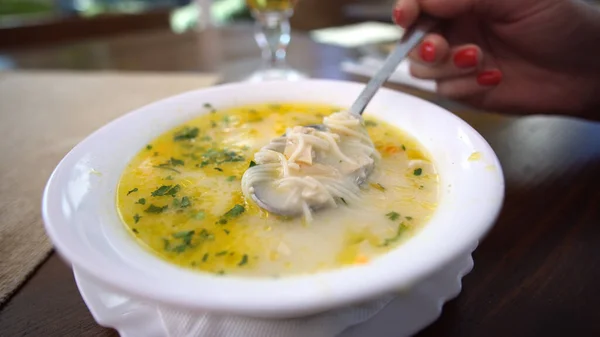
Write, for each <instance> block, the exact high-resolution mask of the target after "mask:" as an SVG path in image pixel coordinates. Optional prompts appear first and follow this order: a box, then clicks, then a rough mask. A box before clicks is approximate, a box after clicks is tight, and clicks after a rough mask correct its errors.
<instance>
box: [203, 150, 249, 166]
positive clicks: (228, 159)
mask: <svg viewBox="0 0 600 337" xmlns="http://www.w3.org/2000/svg"><path fill="white" fill-rule="evenodd" d="M202 159H203V163H202V164H201V167H204V166H206V165H208V164H214V165H220V164H223V163H234V162H241V161H245V160H246V159H245V158H244V157H243V156H242V155H240V154H238V153H237V152H235V151H232V150H227V149H222V150H217V149H208V150H207V151H206V152H204V153H203V154H202Z"/></svg>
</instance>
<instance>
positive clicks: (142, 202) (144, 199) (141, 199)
mask: <svg viewBox="0 0 600 337" xmlns="http://www.w3.org/2000/svg"><path fill="white" fill-rule="evenodd" d="M136 204H140V205H145V204H146V198H140V199H138V201H137V202H136Z"/></svg>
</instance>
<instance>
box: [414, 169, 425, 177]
mask: <svg viewBox="0 0 600 337" xmlns="http://www.w3.org/2000/svg"><path fill="white" fill-rule="evenodd" d="M421 173H423V169H421V168H420V167H419V168H418V169H416V170H414V171H413V174H414V175H416V176H420V175H421Z"/></svg>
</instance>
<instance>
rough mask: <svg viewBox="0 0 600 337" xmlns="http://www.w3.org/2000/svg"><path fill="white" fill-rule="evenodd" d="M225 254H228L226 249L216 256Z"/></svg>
mask: <svg viewBox="0 0 600 337" xmlns="http://www.w3.org/2000/svg"><path fill="white" fill-rule="evenodd" d="M223 255H227V251H226V250H224V251H222V252H218V253H216V254H215V256H223Z"/></svg>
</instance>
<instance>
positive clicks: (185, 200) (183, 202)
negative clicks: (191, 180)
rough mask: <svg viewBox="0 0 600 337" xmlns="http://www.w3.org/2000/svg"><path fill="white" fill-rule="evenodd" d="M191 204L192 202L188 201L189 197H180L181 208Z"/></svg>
mask: <svg viewBox="0 0 600 337" xmlns="http://www.w3.org/2000/svg"><path fill="white" fill-rule="evenodd" d="M191 205H192V203H191V202H190V198H188V197H183V198H181V205H180V207H181V208H186V207H190V206H191Z"/></svg>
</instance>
